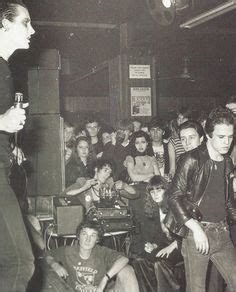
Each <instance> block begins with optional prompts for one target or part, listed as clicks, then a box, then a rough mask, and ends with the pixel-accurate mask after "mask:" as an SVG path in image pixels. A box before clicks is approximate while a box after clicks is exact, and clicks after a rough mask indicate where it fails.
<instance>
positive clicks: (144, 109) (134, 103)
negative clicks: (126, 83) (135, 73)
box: [130, 87, 152, 117]
mask: <svg viewBox="0 0 236 292" xmlns="http://www.w3.org/2000/svg"><path fill="white" fill-rule="evenodd" d="M130 100H131V116H133V117H138V116H147V117H149V116H151V115H152V98H151V87H131V94H130Z"/></svg>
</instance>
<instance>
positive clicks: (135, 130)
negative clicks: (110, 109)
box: [132, 121, 141, 132]
mask: <svg viewBox="0 0 236 292" xmlns="http://www.w3.org/2000/svg"><path fill="white" fill-rule="evenodd" d="M132 123H133V125H134V132H137V131H139V130H141V123H140V122H139V121H133V122H132Z"/></svg>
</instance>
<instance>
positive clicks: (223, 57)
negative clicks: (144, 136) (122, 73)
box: [24, 0, 236, 83]
mask: <svg viewBox="0 0 236 292" xmlns="http://www.w3.org/2000/svg"><path fill="white" fill-rule="evenodd" d="M178 1H179V2H180V1H183V2H186V3H190V4H191V5H190V8H189V9H186V10H183V11H181V12H179V13H178V14H177V15H176V17H175V20H174V21H173V23H172V24H169V25H167V26H162V25H160V21H158V19H153V17H152V15H151V13H150V12H151V11H150V7H151V6H152V5H154V4H155V5H157V3H158V0H40V1H39V0H25V1H24V2H25V3H26V5H27V6H28V8H29V11H30V14H31V18H32V23H33V26H34V27H35V30H36V34H35V35H34V37H33V38H32V43H31V49H30V50H31V52H32V54H31V56H34V57H33V58H32V59H33V60H34V61H35V56H37V55H38V50H39V49H47V48H56V49H58V50H59V51H60V54H61V56H62V57H63V58H66V59H68V60H69V63H70V70H71V74H72V76H74V77H73V78H80V76H83V75H84V74H86V73H87V72H90V71H91V70H93V68H96V66H98V65H99V64H101V63H103V62H104V61H105V60H107V59H109V58H112V57H113V56H116V55H118V54H119V52H120V25H121V24H122V23H127V22H129V23H132V26H133V27H134V28H135V29H134V34H133V36H134V46H138V47H148V48H150V50H151V51H153V53H154V54H155V55H156V59H157V72H158V76H159V77H160V78H161V77H163V76H164V77H167V78H175V77H176V76H179V75H180V74H181V72H182V71H183V57H188V67H189V70H190V71H191V72H193V78H191V79H192V80H193V79H194V80H197V79H198V80H201V79H206V78H209V76H210V77H211V78H212V75H215V76H216V78H219V79H221V78H222V76H224V75H223V74H228V76H230V77H229V79H230V81H229V83H230V82H232V79H233V78H234V77H235V76H234V75H235V73H234V72H235V71H236V70H235V65H236V58H235V51H236V47H235V46H236V41H235V33H236V30H235V28H234V23H235V19H236V12H235V11H236V10H234V11H231V12H228V13H227V14H224V15H221V16H218V17H217V18H216V19H213V20H210V21H208V22H206V23H205V24H201V25H199V26H197V27H196V28H192V29H180V27H179V25H180V23H182V22H183V21H185V20H187V19H189V18H191V17H192V16H194V15H196V14H199V13H200V12H203V11H206V10H207V9H209V8H211V7H214V6H216V5H217V4H220V3H223V2H227V1H223V0H208V1H206V0H178ZM180 3H181V2H180ZM158 17H159V15H158ZM158 17H157V18H158ZM217 76H218V77H217ZM226 79H227V78H226ZM163 80H164V78H163Z"/></svg>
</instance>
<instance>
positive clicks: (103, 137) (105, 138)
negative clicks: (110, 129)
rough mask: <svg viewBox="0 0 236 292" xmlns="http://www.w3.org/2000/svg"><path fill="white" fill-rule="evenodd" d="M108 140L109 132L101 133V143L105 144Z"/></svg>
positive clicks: (109, 140) (109, 138)
mask: <svg viewBox="0 0 236 292" xmlns="http://www.w3.org/2000/svg"><path fill="white" fill-rule="evenodd" d="M108 142H111V134H109V133H106V132H104V133H102V143H103V145H105V144H107V143H108Z"/></svg>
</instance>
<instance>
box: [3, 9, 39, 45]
mask: <svg viewBox="0 0 236 292" xmlns="http://www.w3.org/2000/svg"><path fill="white" fill-rule="evenodd" d="M17 10H18V15H17V16H16V17H15V19H14V20H13V22H11V21H9V20H6V19H5V20H3V25H4V27H5V29H6V33H8V36H9V40H10V41H11V46H12V48H14V49H15V50H16V49H28V48H29V44H30V38H31V35H33V34H34V33H35V30H34V29H33V27H32V26H31V20H30V16H29V12H28V10H27V9H26V8H25V7H23V6H20V5H18V7H17Z"/></svg>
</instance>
